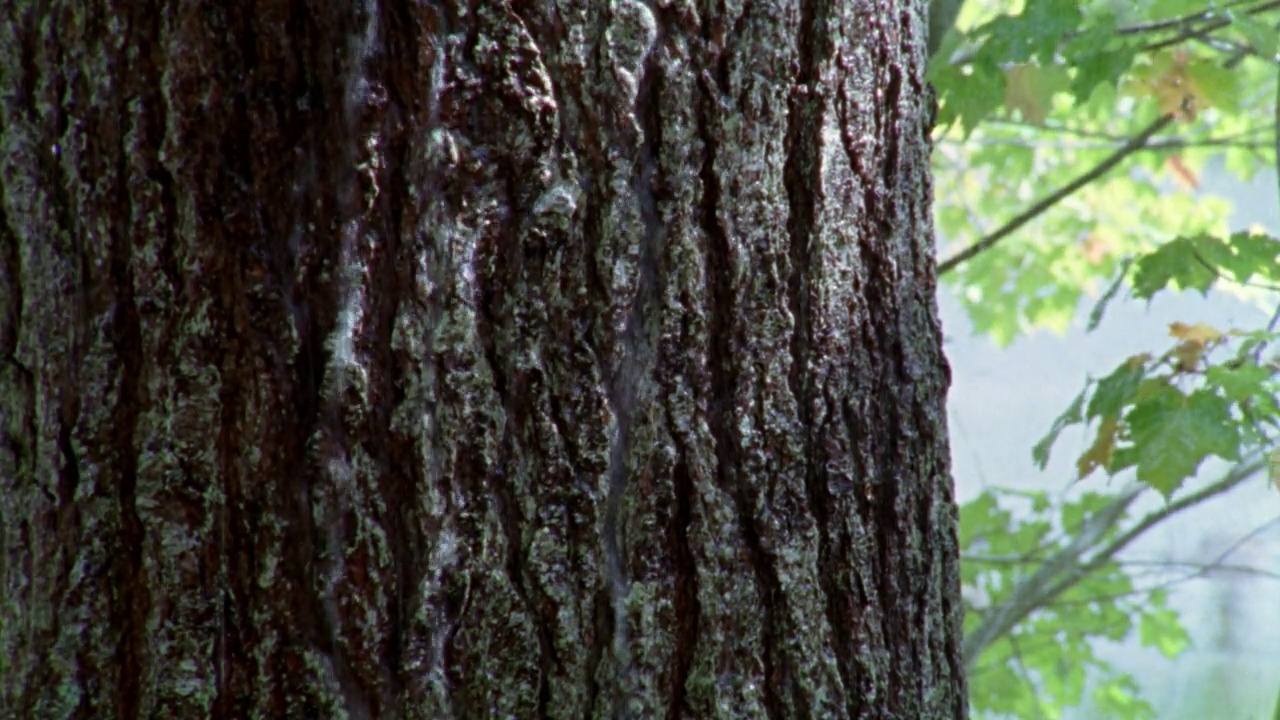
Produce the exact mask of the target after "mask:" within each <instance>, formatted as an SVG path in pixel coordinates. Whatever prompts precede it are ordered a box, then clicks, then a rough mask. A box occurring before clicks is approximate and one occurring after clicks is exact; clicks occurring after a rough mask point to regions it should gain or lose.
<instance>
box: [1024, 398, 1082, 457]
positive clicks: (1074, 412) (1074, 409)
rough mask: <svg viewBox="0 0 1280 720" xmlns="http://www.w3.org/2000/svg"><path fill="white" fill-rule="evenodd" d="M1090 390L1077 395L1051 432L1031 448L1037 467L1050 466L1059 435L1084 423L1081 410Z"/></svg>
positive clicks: (1051, 428) (1055, 422) (1054, 424)
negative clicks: (1052, 452) (1050, 458)
mask: <svg viewBox="0 0 1280 720" xmlns="http://www.w3.org/2000/svg"><path fill="white" fill-rule="evenodd" d="M1087 390H1088V386H1086V387H1085V389H1084V390H1081V391H1080V394H1079V395H1076V399H1075V400H1072V401H1071V404H1070V405H1069V406H1067V409H1066V410H1065V411H1063V413H1062V414H1061V415H1059V416H1058V418H1057V419H1056V420H1054V421H1053V426H1052V427H1050V428H1049V432H1048V433H1045V436H1044V437H1043V438H1041V439H1040V442H1038V443H1036V444H1035V447H1033V448H1031V459H1032V460H1035V463H1036V467H1038V468H1040V469H1041V470H1043V469H1044V468H1045V466H1046V465H1048V464H1049V450H1050V449H1051V448H1052V447H1053V444H1054V443H1055V442H1057V441H1058V435H1059V434H1060V433H1061V432H1062V431H1063V430H1065V429H1066V428H1067V427H1068V426H1069V425H1075V424H1076V423H1079V422H1083V421H1084V418H1083V417H1081V415H1080V409H1081V407H1083V405H1084V394H1085V392H1086V391H1087Z"/></svg>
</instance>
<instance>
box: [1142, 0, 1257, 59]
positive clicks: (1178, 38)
mask: <svg viewBox="0 0 1280 720" xmlns="http://www.w3.org/2000/svg"><path fill="white" fill-rule="evenodd" d="M1278 7H1280V0H1270V2H1264V3H1262V4H1261V5H1257V6H1255V7H1251V8H1249V9H1248V10H1246V11H1244V13H1243V14H1245V15H1257V14H1259V13H1264V12H1266V11H1268V10H1274V9H1275V8H1278ZM1230 24H1231V18H1219V19H1217V20H1210V21H1208V22H1206V23H1205V24H1204V25H1202V26H1200V27H1198V28H1188V29H1186V30H1184V31H1182V32H1180V33H1178V34H1177V35H1175V36H1173V37H1171V38H1169V39H1167V40H1161V41H1159V42H1154V43H1151V44H1150V45H1144V46H1143V47H1141V48H1140V49H1139V51H1140V52H1154V51H1156V50H1163V49H1164V48H1167V47H1170V46H1173V45H1178V44H1179V43H1182V42H1185V41H1187V40H1191V39H1193V38H1202V37H1204V36H1206V35H1208V34H1209V33H1211V32H1213V31H1214V30H1220V29H1222V28H1224V27H1226V26H1228V25H1230Z"/></svg>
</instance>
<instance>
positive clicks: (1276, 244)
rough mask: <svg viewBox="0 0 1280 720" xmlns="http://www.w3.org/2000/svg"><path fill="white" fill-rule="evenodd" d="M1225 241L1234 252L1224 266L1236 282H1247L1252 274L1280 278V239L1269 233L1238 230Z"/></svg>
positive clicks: (1270, 278)
mask: <svg viewBox="0 0 1280 720" xmlns="http://www.w3.org/2000/svg"><path fill="white" fill-rule="evenodd" d="M1227 243H1228V244H1229V245H1230V246H1231V249H1232V250H1233V251H1234V254H1233V256H1232V259H1231V260H1230V261H1229V262H1228V263H1224V267H1225V268H1226V269H1227V270H1229V271H1231V274H1232V275H1234V276H1235V279H1236V281H1237V282H1242V283H1243V282H1248V281H1249V278H1251V277H1252V276H1253V275H1261V276H1262V277H1264V278H1267V279H1269V280H1280V240H1277V239H1275V238H1273V237H1271V236H1269V235H1262V234H1255V233H1251V232H1238V233H1234V234H1232V235H1231V237H1230V238H1229V239H1228V240H1227Z"/></svg>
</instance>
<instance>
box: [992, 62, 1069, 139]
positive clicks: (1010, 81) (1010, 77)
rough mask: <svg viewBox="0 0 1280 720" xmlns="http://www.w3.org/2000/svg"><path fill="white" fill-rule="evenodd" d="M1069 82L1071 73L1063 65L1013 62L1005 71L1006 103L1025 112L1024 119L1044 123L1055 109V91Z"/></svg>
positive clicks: (1006, 105)
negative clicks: (1053, 65) (1063, 69)
mask: <svg viewBox="0 0 1280 720" xmlns="http://www.w3.org/2000/svg"><path fill="white" fill-rule="evenodd" d="M1066 83H1067V77H1066V75H1065V74H1064V72H1063V71H1062V70H1061V69H1060V68H1056V67H1040V66H1039V65H1033V64H1030V63H1023V64H1021V65H1013V66H1011V67H1010V68H1008V69H1007V70H1005V71H1004V104H1005V107H1007V108H1008V109H1009V110H1010V111H1013V110H1017V111H1018V112H1020V113H1022V119H1023V120H1026V121H1027V122H1029V123H1031V124H1032V125H1043V124H1044V119H1045V117H1047V116H1048V115H1049V112H1050V111H1052V110H1053V94H1054V93H1055V92H1058V91H1059V90H1061V89H1063V88H1064V87H1065V86H1066Z"/></svg>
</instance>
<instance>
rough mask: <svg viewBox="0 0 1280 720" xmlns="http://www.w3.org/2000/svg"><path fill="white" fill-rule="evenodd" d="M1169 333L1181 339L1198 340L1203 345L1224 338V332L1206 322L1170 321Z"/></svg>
mask: <svg viewBox="0 0 1280 720" xmlns="http://www.w3.org/2000/svg"><path fill="white" fill-rule="evenodd" d="M1169 335H1170V336H1172V337H1176V338H1178V339H1179V340H1187V341H1190V342H1198V343H1200V344H1201V345H1208V344H1210V343H1215V342H1218V341H1219V340H1221V339H1222V333H1220V332H1218V331H1217V330H1215V329H1214V328H1212V327H1209V326H1208V325H1205V324H1204V323H1196V324H1195V325H1188V324H1186V323H1183V322H1171V323H1169Z"/></svg>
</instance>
